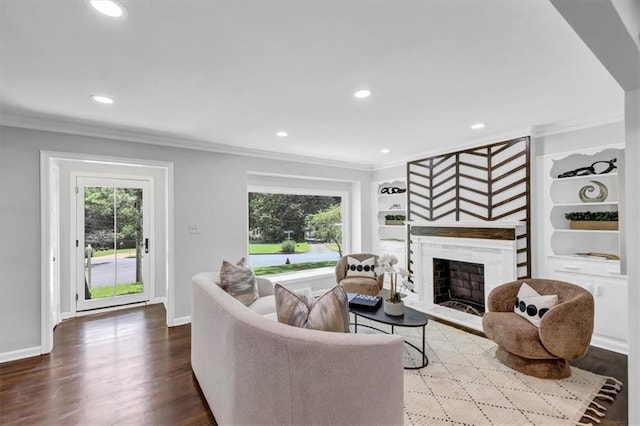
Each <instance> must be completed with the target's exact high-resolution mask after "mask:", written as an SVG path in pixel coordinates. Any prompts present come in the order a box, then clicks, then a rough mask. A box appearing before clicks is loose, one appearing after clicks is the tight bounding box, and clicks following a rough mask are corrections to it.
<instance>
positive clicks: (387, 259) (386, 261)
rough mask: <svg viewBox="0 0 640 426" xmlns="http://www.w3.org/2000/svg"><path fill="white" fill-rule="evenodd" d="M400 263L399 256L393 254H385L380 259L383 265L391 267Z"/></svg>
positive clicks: (380, 263) (379, 261) (379, 262)
mask: <svg viewBox="0 0 640 426" xmlns="http://www.w3.org/2000/svg"><path fill="white" fill-rule="evenodd" d="M397 263H398V258H397V257H395V256H394V255H392V254H383V255H382V256H380V258H379V259H378V264H379V265H381V266H383V267H390V266H393V265H395V264H397Z"/></svg>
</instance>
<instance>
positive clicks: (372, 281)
mask: <svg viewBox="0 0 640 426" xmlns="http://www.w3.org/2000/svg"><path fill="white" fill-rule="evenodd" d="M349 257H351V258H353V259H356V260H357V261H359V262H363V261H365V260H367V259H370V258H374V259H375V263H377V262H378V255H376V254H371V253H354V254H346V255H344V256H342V258H340V260H339V261H338V263H337V264H336V283H337V284H339V285H341V286H342V287H343V288H344V289H345V291H346V292H347V293H360V294H368V295H370V296H375V295H377V294H378V293H380V290H382V286H383V282H384V274H380V275H376V274H375V273H373V274H371V275H372V277H367V276H349V274H348V272H347V268H348V267H349V264H348V259H347V258H349Z"/></svg>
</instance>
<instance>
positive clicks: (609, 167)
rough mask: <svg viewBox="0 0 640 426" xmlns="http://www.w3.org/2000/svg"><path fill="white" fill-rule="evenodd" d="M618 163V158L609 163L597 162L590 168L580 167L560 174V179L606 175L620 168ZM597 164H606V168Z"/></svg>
mask: <svg viewBox="0 0 640 426" xmlns="http://www.w3.org/2000/svg"><path fill="white" fill-rule="evenodd" d="M616 161H618V159H617V158H614V159H612V160H609V161H596V162H595V163H593V164H591V165H590V166H587V167H579V168H577V169H575V170H570V171H568V172H564V173H560V174H559V175H558V177H559V178H566V177H574V176H588V175H604V174H607V173H610V172H611V171H613V170H615V169H617V168H618V166H616V165H615V162H616ZM597 164H606V166H596V165H597ZM597 169H602V170H600V171H598V170H597Z"/></svg>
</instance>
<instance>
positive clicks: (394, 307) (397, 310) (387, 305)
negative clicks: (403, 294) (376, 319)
mask: <svg viewBox="0 0 640 426" xmlns="http://www.w3.org/2000/svg"><path fill="white" fill-rule="evenodd" d="M383 309H384V313H385V314H387V315H391V316H393V317H400V316H402V315H404V302H403V301H402V300H401V301H399V302H395V303H393V302H387V299H384V303H383Z"/></svg>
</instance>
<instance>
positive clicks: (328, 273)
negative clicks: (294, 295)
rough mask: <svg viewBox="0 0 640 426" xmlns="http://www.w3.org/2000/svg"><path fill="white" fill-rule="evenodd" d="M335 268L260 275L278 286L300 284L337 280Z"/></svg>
mask: <svg viewBox="0 0 640 426" xmlns="http://www.w3.org/2000/svg"><path fill="white" fill-rule="evenodd" d="M335 275H336V273H335V268H334V267H332V266H329V267H326V268H317V269H307V270H304V271H296V272H288V273H286V274H271V275H260V277H261V278H266V279H268V280H269V281H271V282H273V283H278V284H283V285H284V284H298V283H305V282H309V281H316V280H322V279H328V278H332V279H334V280H335V278H334V277H335Z"/></svg>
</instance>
